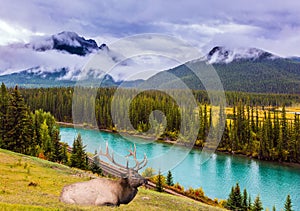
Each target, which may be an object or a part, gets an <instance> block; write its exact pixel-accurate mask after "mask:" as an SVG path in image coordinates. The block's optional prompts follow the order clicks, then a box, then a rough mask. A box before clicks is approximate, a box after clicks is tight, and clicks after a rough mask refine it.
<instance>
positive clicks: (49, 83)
mask: <svg viewBox="0 0 300 211" xmlns="http://www.w3.org/2000/svg"><path fill="white" fill-rule="evenodd" d="M69 73H70V71H69V70H68V69H67V68H61V69H56V70H52V69H51V70H47V69H41V68H40V67H35V68H30V69H28V70H24V71H21V72H16V73H12V74H8V75H1V76H0V82H3V83H4V84H5V85H6V86H8V87H13V86H15V85H19V86H20V87H26V88H36V87H66V86H75V85H76V83H77V82H78V80H70V79H64V78H68V77H66V76H67V75H68V74H69ZM72 74H73V75H72V77H74V78H76V77H78V76H79V75H80V71H77V73H76V72H72ZM89 74H90V77H87V78H86V79H84V80H80V85H89V86H91V85H94V86H99V85H100V82H101V86H104V87H107V86H109V87H111V86H118V85H119V84H120V83H118V82H116V81H115V80H114V79H113V78H112V77H111V76H110V75H108V74H107V75H101V76H99V77H98V78H97V77H94V76H93V71H90V72H89Z"/></svg>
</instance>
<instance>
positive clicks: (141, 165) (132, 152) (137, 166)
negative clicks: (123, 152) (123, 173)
mask: <svg viewBox="0 0 300 211" xmlns="http://www.w3.org/2000/svg"><path fill="white" fill-rule="evenodd" d="M128 151H129V155H127V156H126V158H127V161H126V166H123V165H121V164H119V163H116V162H115V159H114V152H113V151H112V153H111V155H110V154H109V150H108V143H107V142H106V149H105V153H103V152H102V149H101V147H100V150H99V153H98V154H97V155H96V156H105V157H106V158H107V159H108V160H109V161H110V162H112V163H113V164H115V165H116V166H118V167H120V168H122V169H129V167H128V157H130V156H133V159H134V161H135V166H134V167H132V169H133V170H135V171H139V170H140V169H142V168H144V167H145V166H146V165H147V162H148V161H147V156H146V154H144V159H143V160H142V161H141V162H139V161H138V160H137V158H136V146H135V144H134V150H128Z"/></svg>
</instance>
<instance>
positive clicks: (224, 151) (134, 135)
mask: <svg viewBox="0 0 300 211" xmlns="http://www.w3.org/2000/svg"><path fill="white" fill-rule="evenodd" d="M57 124H58V125H60V126H64V127H73V128H76V127H77V128H82V129H90V130H98V131H102V132H107V133H118V132H116V131H114V130H110V129H99V128H98V127H95V126H91V125H87V124H74V123H70V122H57ZM120 134H122V135H124V136H128V137H130V136H132V137H135V138H142V139H145V140H152V141H153V140H155V142H157V143H163V144H168V145H174V144H175V145H177V146H180V147H189V148H191V147H190V146H186V145H184V144H183V143H180V142H175V141H172V140H170V139H156V137H149V136H145V135H141V134H135V133H129V132H120ZM192 148H193V149H195V150H200V151H201V150H202V147H200V146H195V145H194V146H193V147H192ZM216 152H217V153H220V154H227V155H232V156H237V157H245V158H248V159H253V160H258V161H263V162H267V163H274V164H278V165H282V166H288V167H294V168H299V169H300V163H294V162H282V161H273V160H264V159H259V158H257V157H252V156H251V155H246V154H243V153H242V152H229V151H226V150H218V149H217V150H216Z"/></svg>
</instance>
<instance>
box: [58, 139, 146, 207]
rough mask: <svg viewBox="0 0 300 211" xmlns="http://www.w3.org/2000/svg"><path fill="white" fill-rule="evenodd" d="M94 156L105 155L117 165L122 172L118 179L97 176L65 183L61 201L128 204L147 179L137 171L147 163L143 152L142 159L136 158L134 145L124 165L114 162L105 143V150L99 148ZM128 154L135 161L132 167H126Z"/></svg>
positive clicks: (80, 203)
mask: <svg viewBox="0 0 300 211" xmlns="http://www.w3.org/2000/svg"><path fill="white" fill-rule="evenodd" d="M96 156H99V157H100V156H105V157H106V158H107V159H108V160H109V161H110V162H111V163H112V164H114V165H115V166H117V167H119V168H118V170H120V172H122V173H119V175H118V176H120V177H121V178H120V179H118V180H111V179H107V178H97V179H92V180H90V181H85V182H78V183H74V184H71V185H67V186H65V187H64V188H63V190H62V193H61V195H60V201H61V202H64V203H68V204H78V205H94V206H105V205H106V206H120V204H128V203H129V202H130V201H131V200H132V199H133V198H134V197H135V195H136V194H137V192H138V189H137V188H138V187H139V186H141V185H143V184H147V180H146V179H145V178H144V177H142V176H141V175H140V174H139V173H138V171H139V170H140V169H142V168H144V167H145V166H146V165H147V156H146V154H145V155H144V159H143V160H142V161H141V162H139V161H138V160H137V158H136V146H135V145H134V150H129V155H127V156H126V157H127V164H126V166H123V165H121V164H118V163H116V162H115V160H114V155H113V152H112V154H111V155H110V154H109V151H108V144H107V143H106V152H105V153H103V152H102V150H101V148H100V150H99V153H98V154H97V155H96ZM129 156H133V158H134V161H135V166H134V167H132V168H129V167H128V157H129ZM118 172H119V171H118Z"/></svg>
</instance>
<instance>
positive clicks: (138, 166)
mask: <svg viewBox="0 0 300 211" xmlns="http://www.w3.org/2000/svg"><path fill="white" fill-rule="evenodd" d="M128 151H129V155H127V156H126V157H127V158H128V157H130V156H132V157H133V159H134V161H135V166H134V167H133V168H132V169H134V170H136V171H139V170H140V169H142V168H144V167H145V166H146V165H147V162H148V161H147V156H146V153H145V154H144V159H143V160H142V161H141V162H139V161H138V160H137V158H136V146H135V144H134V150H133V151H132V150H128ZM140 165H141V166H140Z"/></svg>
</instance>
